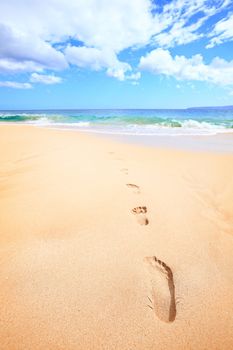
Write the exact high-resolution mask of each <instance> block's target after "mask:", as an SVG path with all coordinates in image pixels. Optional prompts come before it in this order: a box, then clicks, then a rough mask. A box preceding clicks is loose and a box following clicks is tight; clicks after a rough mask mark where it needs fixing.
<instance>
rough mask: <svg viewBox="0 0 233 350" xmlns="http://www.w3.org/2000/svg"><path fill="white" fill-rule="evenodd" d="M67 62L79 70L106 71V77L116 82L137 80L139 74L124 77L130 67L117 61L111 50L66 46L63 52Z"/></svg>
mask: <svg viewBox="0 0 233 350" xmlns="http://www.w3.org/2000/svg"><path fill="white" fill-rule="evenodd" d="M65 55H66V58H67V61H68V62H69V63H71V64H74V65H76V66H78V67H81V68H90V69H92V70H95V71H99V70H101V69H106V71H107V75H108V76H110V77H114V78H116V79H118V80H121V81H123V80H125V79H135V80H137V79H139V75H138V74H139V73H135V74H131V75H129V76H126V73H127V72H128V71H131V70H132V68H131V66H130V65H129V64H128V63H126V62H121V61H119V60H118V58H117V56H116V54H115V53H114V52H113V51H112V50H101V49H96V48H92V47H84V46H83V47H75V46H68V47H67V48H66V50H65Z"/></svg>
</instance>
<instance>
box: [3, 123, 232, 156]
mask: <svg viewBox="0 0 233 350" xmlns="http://www.w3.org/2000/svg"><path fill="white" fill-rule="evenodd" d="M4 125H5V126H14V125H15V126H29V127H36V128H42V129H49V130H57V131H59V130H61V131H69V132H75V133H78V134H79V133H81V134H86V135H89V136H92V135H93V136H94V137H95V136H96V137H97V138H100V139H101V138H103V139H108V140H109V141H111V140H112V141H113V142H118V143H125V144H134V145H138V146H147V147H155V148H160V149H163V148H165V149H170V150H173V149H174V150H181V151H182V150H184V151H185V150H187V151H194V152H211V153H215V152H216V153H228V154H231V153H233V131H232V132H221V133H216V134H213V135H211V134H210V135H175V134H174V135H163V134H161V135H156V134H155V135H136V134H135V135H126V134H121V135H120V134H117V133H112V134H111V133H108V132H102V131H101V132H100V131H94V130H86V129H83V130H82V128H68V127H58V126H55V125H54V126H43V125H41V126H40V125H30V124H23V123H14V124H12V123H1V124H0V127H1V126H4Z"/></svg>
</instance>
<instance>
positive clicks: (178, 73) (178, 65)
mask: <svg viewBox="0 0 233 350" xmlns="http://www.w3.org/2000/svg"><path fill="white" fill-rule="evenodd" d="M139 67H140V69H142V70H147V71H150V72H152V73H154V74H163V75H165V76H168V77H174V78H176V79H177V80H196V81H206V82H210V83H214V84H220V85H222V86H228V85H229V86H230V85H233V61H229V62H228V61H226V60H224V59H221V58H219V57H215V58H214V59H213V60H212V61H211V62H210V64H205V63H204V60H203V57H202V56H201V55H200V54H197V55H194V56H192V57H191V58H186V57H185V56H175V57H174V58H173V57H172V56H171V54H170V52H169V51H168V50H163V49H156V50H153V51H151V52H150V53H149V54H147V55H146V56H143V57H141V60H140V64H139Z"/></svg>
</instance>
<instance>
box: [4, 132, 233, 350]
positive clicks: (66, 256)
mask: <svg viewBox="0 0 233 350" xmlns="http://www.w3.org/2000/svg"><path fill="white" fill-rule="evenodd" d="M232 199H233V155H232V153H231V154H227V153H226V154H221V153H214V152H197V151H196V152H194V151H193V152H192V151H185V150H172V149H162V148H156V147H146V146H140V145H134V144H124V143H120V142H117V141H112V140H108V139H107V138H101V137H96V136H93V135H88V134H84V133H78V132H75V131H62V130H61V131H59V130H50V129H46V128H36V127H33V126H23V125H14V126H13V125H11V126H7V125H1V127H0V242H1V244H0V266H1V268H0V349H3V350H29V349H30V350H31V349H33V350H39V349H40V350H42V349H43V350H44V349H48V350H50V349H51V350H55V349H56V350H58V349H64V350H78V349H82V350H84V349H85V350H89V349H90V350H93V349H101V350H102V349H106V350H110V349H119V350H132V349H135V350H142V349H152V350H153V349H156V350H166V349H169V350H172V349H177V350H178V349H179V350H182V349H185V350H186V349H193V350H194V349H195V350H197V349H201V350H203V349H211V350H215V349H216V350H220V349H221V350H224V349H226V350H229V349H231V348H233V332H232V329H233V301H232V296H233V200H232Z"/></svg>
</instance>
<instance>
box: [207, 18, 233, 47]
mask: <svg viewBox="0 0 233 350" xmlns="http://www.w3.org/2000/svg"><path fill="white" fill-rule="evenodd" d="M210 36H211V37H212V39H211V41H210V43H209V44H208V45H207V46H206V47H207V48H211V47H213V46H215V45H219V44H221V43H223V42H225V41H231V40H233V13H232V14H231V15H229V16H228V18H226V19H223V20H221V21H219V22H217V23H216V24H215V26H214V30H213V32H212V33H211V34H210Z"/></svg>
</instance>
